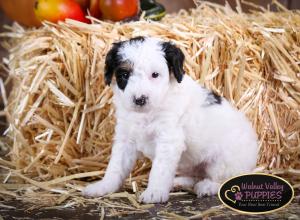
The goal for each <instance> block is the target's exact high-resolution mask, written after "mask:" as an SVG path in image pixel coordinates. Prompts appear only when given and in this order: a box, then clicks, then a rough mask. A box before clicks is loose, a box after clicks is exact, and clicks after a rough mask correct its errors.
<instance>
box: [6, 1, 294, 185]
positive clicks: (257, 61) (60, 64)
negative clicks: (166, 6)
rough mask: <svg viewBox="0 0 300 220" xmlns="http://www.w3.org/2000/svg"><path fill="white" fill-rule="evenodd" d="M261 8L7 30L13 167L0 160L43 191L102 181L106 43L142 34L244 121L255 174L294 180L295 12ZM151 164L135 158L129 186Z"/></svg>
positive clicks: (107, 117) (110, 126)
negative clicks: (253, 140) (256, 147)
mask: <svg viewBox="0 0 300 220" xmlns="http://www.w3.org/2000/svg"><path fill="white" fill-rule="evenodd" d="M261 10H262V11H255V12H253V13H252V14H245V13H243V12H242V10H241V8H240V7H238V8H237V12H235V11H233V10H232V9H231V8H230V7H229V6H226V7H223V6H219V5H213V4H211V3H207V2H204V3H202V4H200V5H199V7H198V8H197V9H193V10H191V11H190V12H186V11H180V12H179V13H178V14H174V15H168V16H166V17H165V18H164V19H163V20H162V21H161V22H147V21H144V20H141V21H138V22H131V23H124V24H119V23H116V24H111V23H106V22H103V21H98V20H95V19H94V21H93V24H90V25H88V24H83V23H79V22H76V21H73V20H68V21H66V23H60V24H51V23H45V24H44V27H42V28H39V29H34V30H23V29H22V28H21V27H20V26H18V25H16V26H14V27H13V32H12V33H10V34H9V36H10V37H12V38H14V41H13V47H12V48H11V49H10V57H9V59H8V60H6V61H7V62H6V63H7V65H8V67H9V71H10V72H9V74H10V76H11V77H13V79H14V83H15V85H14V89H13V91H12V93H11V95H10V97H9V99H8V104H7V106H6V115H7V118H8V120H9V124H10V126H9V129H8V131H7V134H8V135H9V137H11V139H12V140H13V146H12V148H11V152H10V154H9V155H10V157H11V162H3V161H2V162H1V163H2V164H4V163H5V165H8V164H9V166H10V168H13V169H15V170H18V172H17V174H16V175H18V176H21V177H22V178H24V179H26V178H29V179H26V181H31V183H32V184H34V185H37V186H39V187H41V188H43V187H44V188H45V189H48V188H47V186H48V185H49V184H50V183H51V184H53V183H61V182H65V181H67V180H70V179H74V178H79V177H89V176H98V175H99V174H103V173H104V171H105V169H106V166H107V163H108V161H109V158H110V149H111V140H112V137H113V132H114V125H115V121H114V109H113V106H112V104H111V98H112V92H111V90H110V88H109V87H105V85H104V80H103V69H104V57H105V55H106V53H107V52H108V50H109V49H110V47H111V44H112V43H113V42H115V41H119V40H125V39H128V38H130V37H135V36H139V35H145V36H156V37H160V38H163V39H165V40H172V41H173V42H175V43H176V44H177V45H178V46H179V47H180V48H181V49H182V50H183V52H184V54H185V56H186V62H185V66H184V68H185V70H186V73H187V74H189V75H190V76H191V77H192V78H193V79H195V80H197V81H198V82H199V83H201V84H204V85H205V86H206V87H208V88H211V89H213V90H215V91H216V92H217V93H219V94H220V95H223V96H225V97H226V98H227V99H228V100H229V101H231V102H232V103H233V104H234V105H235V106H237V107H238V108H239V109H240V110H241V111H243V112H245V113H246V114H247V116H248V117H249V119H250V120H251V121H252V124H253V126H254V127H255V129H256V131H257V133H258V136H259V143H260V156H259V160H258V165H259V166H261V167H262V169H285V170H288V171H289V172H294V173H298V177H297V178H298V180H299V173H300V172H299V170H295V169H300V160H299V158H300V150H299V149H300V134H299V130H300V129H299V128H300V116H299V113H300V112H299V108H300V105H299V104H300V80H299V77H300V75H299V74H300V62H299V60H300V13H299V11H287V10H285V9H282V11H281V12H278V13H274V12H270V11H267V10H264V9H261ZM243 147H247V146H243ZM149 167H150V162H149V161H140V162H139V163H138V165H137V166H136V168H135V170H134V171H133V173H132V179H131V180H132V181H133V180H138V181H142V182H144V181H145V180H146V177H147V173H148V170H149ZM93 171H95V172H93ZM23 174H24V175H25V176H26V177H25V176H24V175H23ZM64 176H67V177H64ZM57 178H58V179H57ZM34 180H38V181H48V182H46V183H47V184H46V185H41V184H39V183H38V182H35V181H34ZM49 180H52V182H51V181H49Z"/></svg>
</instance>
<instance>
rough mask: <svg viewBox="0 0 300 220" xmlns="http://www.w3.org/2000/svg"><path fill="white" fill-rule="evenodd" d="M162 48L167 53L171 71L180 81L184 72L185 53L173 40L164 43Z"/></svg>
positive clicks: (166, 56)
mask: <svg viewBox="0 0 300 220" xmlns="http://www.w3.org/2000/svg"><path fill="white" fill-rule="evenodd" d="M162 49H163V51H164V53H165V58H166V60H167V63H168V67H169V71H170V73H173V74H174V76H175V78H176V80H177V82H178V83H180V82H181V81H182V78H183V74H184V70H183V62H184V54H183V53H182V51H181V50H180V49H179V48H178V47H176V46H175V45H174V44H172V43H171V42H164V43H162Z"/></svg>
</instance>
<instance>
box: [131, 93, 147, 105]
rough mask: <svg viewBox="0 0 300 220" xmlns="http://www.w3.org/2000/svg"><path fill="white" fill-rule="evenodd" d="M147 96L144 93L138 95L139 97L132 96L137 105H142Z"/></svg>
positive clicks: (145, 101)
mask: <svg viewBox="0 0 300 220" xmlns="http://www.w3.org/2000/svg"><path fill="white" fill-rule="evenodd" d="M147 99H148V97H147V96H145V95H142V96H140V97H139V98H136V97H134V103H135V104H136V105H139V106H143V105H145V104H146V103H147Z"/></svg>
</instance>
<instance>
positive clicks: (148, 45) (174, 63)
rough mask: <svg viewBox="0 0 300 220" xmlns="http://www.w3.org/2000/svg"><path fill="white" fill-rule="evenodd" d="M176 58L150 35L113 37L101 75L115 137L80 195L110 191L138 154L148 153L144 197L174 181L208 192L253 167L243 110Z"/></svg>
mask: <svg viewBox="0 0 300 220" xmlns="http://www.w3.org/2000/svg"><path fill="white" fill-rule="evenodd" d="M183 64H184V55H183V53H182V51H181V50H180V49H179V48H178V47H176V46H175V45H174V44H172V43H170V42H163V41H161V40H159V39H156V38H148V37H137V38H133V39H130V40H128V41H122V42H118V43H115V44H114V45H113V47H112V49H111V50H110V51H109V53H108V54H107V57H106V61H105V82H106V84H107V85H112V89H113V92H114V98H113V101H114V105H115V107H116V119H117V124H116V128H115V138H114V143H113V147H112V154H111V159H110V162H109V165H108V167H107V170H106V173H105V176H104V178H103V179H102V180H101V181H99V182H96V183H94V184H91V185H88V186H87V187H86V188H85V189H84V190H83V194H84V195H85V196H92V197H97V196H103V195H105V194H108V193H112V192H116V191H117V190H118V189H119V188H120V187H121V186H122V183H123V181H124V180H125V178H126V177H128V175H129V174H130V172H131V170H132V169H133V167H134V165H135V162H136V160H137V159H138V157H139V156H141V155H144V156H146V157H148V158H150V159H151V160H152V169H151V172H150V176H149V183H148V187H147V189H146V190H145V191H144V192H143V193H142V194H141V197H140V201H142V202H144V203H158V202H166V201H167V200H168V198H169V192H170V190H171V189H172V187H173V186H174V185H181V186H193V188H194V190H195V193H196V194H197V195H198V196H199V197H200V196H204V195H214V194H216V193H217V192H218V189H219V186H220V184H221V183H222V182H223V181H225V180H226V179H227V178H229V177H232V176H235V175H238V174H242V173H246V172H249V171H251V170H252V169H253V168H254V167H255V165H256V160H257V155H258V146H257V137H256V134H255V132H254V130H253V128H252V127H251V125H250V123H249V122H248V120H247V119H246V117H245V116H244V115H243V114H242V113H240V112H238V111H237V110H236V109H235V108H234V107H232V106H231V105H230V104H229V102H227V101H226V100H225V99H224V98H221V97H219V96H218V95H216V94H215V93H213V92H211V91H209V90H207V89H205V88H203V87H201V86H200V85H199V84H198V83H196V82H195V81H194V80H192V79H191V78H190V77H189V76H188V75H184V70H183ZM176 174H177V177H176V178H175V176H176Z"/></svg>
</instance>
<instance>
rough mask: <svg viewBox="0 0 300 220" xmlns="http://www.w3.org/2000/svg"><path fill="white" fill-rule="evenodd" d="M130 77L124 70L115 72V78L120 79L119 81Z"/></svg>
mask: <svg viewBox="0 0 300 220" xmlns="http://www.w3.org/2000/svg"><path fill="white" fill-rule="evenodd" d="M129 76H130V73H129V72H128V71H126V70H119V71H118V72H117V77H118V78H121V79H124V80H127V79H128V78H129Z"/></svg>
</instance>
